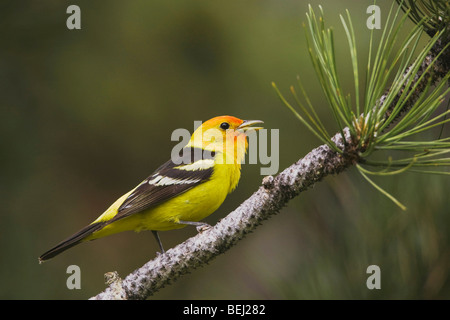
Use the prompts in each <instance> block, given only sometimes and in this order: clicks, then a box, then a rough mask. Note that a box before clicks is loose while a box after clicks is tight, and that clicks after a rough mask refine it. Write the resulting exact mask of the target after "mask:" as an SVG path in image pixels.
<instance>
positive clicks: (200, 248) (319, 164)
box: [91, 28, 450, 300]
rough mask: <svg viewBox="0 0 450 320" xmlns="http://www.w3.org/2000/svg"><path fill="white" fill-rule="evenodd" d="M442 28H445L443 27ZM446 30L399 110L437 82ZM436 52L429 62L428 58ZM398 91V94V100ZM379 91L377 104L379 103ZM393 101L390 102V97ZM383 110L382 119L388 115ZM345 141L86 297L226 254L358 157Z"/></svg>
mask: <svg viewBox="0 0 450 320" xmlns="http://www.w3.org/2000/svg"><path fill="white" fill-rule="evenodd" d="M447 30H448V28H447ZM449 37H450V32H447V33H446V36H445V38H441V39H439V40H438V41H437V42H436V43H435V45H434V46H433V47H432V49H431V50H430V52H429V54H428V56H427V57H426V59H425V60H424V63H423V64H422V66H421V67H420V70H419V72H418V75H419V76H417V77H416V78H415V79H414V81H418V79H419V78H420V75H421V74H422V73H424V72H426V71H425V70H426V69H427V68H428V67H429V66H430V65H431V69H430V70H429V72H428V75H427V77H424V80H423V83H421V84H419V85H418V86H417V87H416V88H415V91H416V92H415V93H414V94H412V95H411V96H410V97H409V100H408V101H407V102H406V103H405V104H404V107H403V108H402V111H401V114H399V115H398V117H401V115H402V114H404V113H405V112H407V111H408V109H409V108H411V106H412V105H413V104H414V102H415V101H416V100H417V99H418V97H419V96H420V94H419V93H420V92H421V90H425V88H426V87H427V83H428V84H431V85H435V84H437V83H438V82H439V81H440V80H441V79H442V78H443V77H445V75H446V74H447V73H448V72H449V69H450V65H449V64H450V50H449V49H446V51H445V52H443V53H442V52H441V51H442V49H443V48H444V47H445V45H446V44H447V43H448V42H449V40H450V39H449ZM439 53H441V55H440V56H439V58H438V59H437V60H436V62H435V63H434V64H432V61H433V60H434V58H435V57H436V56H437V55H438V54H439ZM400 95H401V92H400V93H399V94H398V98H400ZM384 99H385V95H383V96H382V97H380V99H379V101H378V103H380V102H383V101H384ZM394 103H395V101H394ZM391 111H392V110H389V109H388V113H387V114H386V118H387V117H388V116H389V112H391ZM343 131H344V136H345V141H343V136H342V134H341V133H340V132H339V133H337V134H336V135H335V136H334V137H333V138H332V141H333V142H334V143H335V144H336V146H337V147H338V148H339V149H341V150H342V151H343V152H342V153H339V152H336V151H335V150H333V149H331V148H330V147H329V146H328V145H326V144H324V145H321V146H319V147H318V148H316V149H314V150H312V151H311V152H309V153H308V154H307V155H306V156H305V157H304V158H302V159H300V160H299V161H297V162H296V163H294V164H293V165H291V166H290V167H288V168H286V169H285V170H284V171H282V172H281V173H279V174H278V175H277V176H275V177H272V176H267V177H265V178H264V179H263V182H262V186H260V187H259V189H258V190H257V191H256V192H255V193H254V194H253V195H252V196H251V197H250V198H248V199H247V200H246V201H244V202H243V203H242V204H241V205H240V206H239V207H238V208H237V209H236V210H234V211H233V212H231V213H230V214H229V215H227V216H226V217H225V218H224V219H222V220H221V221H220V222H218V223H217V224H216V225H215V226H213V227H212V228H210V229H208V230H206V231H203V232H201V233H199V234H197V235H196V236H194V237H192V238H190V239H188V240H186V241H185V242H183V243H181V244H179V245H177V246H176V247H174V248H172V249H170V250H168V251H167V252H166V253H165V254H161V255H158V256H157V257H156V258H155V259H153V260H151V261H149V262H147V263H146V264H145V265H143V266H142V267H141V268H139V269H137V270H135V271H134V272H132V273H131V274H129V275H128V276H127V277H126V278H125V279H123V280H122V279H120V278H119V277H118V276H114V277H111V278H112V280H111V279H110V281H109V283H108V284H109V287H108V288H106V290H105V291H103V292H102V293H100V294H98V295H97V296H95V297H92V298H91V299H106V300H108V299H146V298H148V297H149V296H151V295H152V294H154V293H155V292H157V291H158V290H159V289H161V288H163V287H164V286H166V285H168V284H170V283H172V282H173V281H175V280H176V279H178V278H179V277H181V276H183V275H184V274H187V273H189V272H191V271H192V270H194V269H196V268H198V267H201V266H203V265H205V264H207V263H208V262H209V261H211V260H212V259H214V258H215V257H216V256H218V255H219V254H222V253H224V252H226V251H227V250H228V249H230V248H231V247H232V246H233V245H235V244H236V243H238V242H239V240H241V239H242V238H244V237H245V235H246V234H248V233H250V232H252V231H254V230H255V229H256V227H257V226H258V225H260V224H261V223H262V222H263V221H264V220H266V219H268V218H270V217H271V216H273V215H276V214H277V213H278V212H279V211H280V210H281V209H282V208H283V207H284V206H285V205H286V204H287V203H288V202H289V200H290V199H292V198H294V197H296V196H298V195H299V194H300V193H301V192H303V191H305V190H307V189H308V188H309V187H311V186H313V185H314V184H315V183H316V182H318V181H320V180H322V179H323V178H324V177H326V176H328V175H330V174H338V173H340V172H342V171H343V170H345V169H346V168H349V167H351V166H352V165H355V164H357V163H358V161H360V160H361V159H360V158H359V153H360V152H363V151H364V150H360V149H361V148H362V147H361V146H360V145H358V143H355V142H353V141H352V138H351V136H350V131H349V129H348V128H345V129H344V130H343Z"/></svg>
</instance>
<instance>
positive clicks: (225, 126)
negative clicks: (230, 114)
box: [220, 122, 230, 130]
mask: <svg viewBox="0 0 450 320" xmlns="http://www.w3.org/2000/svg"><path fill="white" fill-rule="evenodd" d="M229 127H230V124H229V123H228V122H222V123H221V124H220V128H221V129H223V130H227V129H228V128H229Z"/></svg>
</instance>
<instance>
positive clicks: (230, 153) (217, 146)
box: [188, 116, 263, 163]
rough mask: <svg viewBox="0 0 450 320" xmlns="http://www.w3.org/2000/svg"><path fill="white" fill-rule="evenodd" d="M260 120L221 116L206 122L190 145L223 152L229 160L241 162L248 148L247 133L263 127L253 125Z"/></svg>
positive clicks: (193, 135) (192, 137) (194, 134)
mask: <svg viewBox="0 0 450 320" xmlns="http://www.w3.org/2000/svg"><path fill="white" fill-rule="evenodd" d="M260 123H263V122H262V121H260V120H241V119H239V118H236V117H232V116H219V117H215V118H212V119H209V120H208V121H206V122H204V123H203V124H202V125H201V126H200V127H198V128H197V130H195V131H194V133H193V134H192V136H191V140H190V142H189V144H188V146H191V147H197V148H202V149H204V150H208V151H214V152H216V153H217V152H221V153H222V154H224V156H225V157H226V158H227V163H228V162H229V160H231V159H233V161H234V162H239V163H240V162H241V161H242V159H243V158H244V155H245V152H246V150H247V146H248V143H247V139H246V138H247V135H248V132H250V131H255V130H259V129H262V128H261V127H252V125H254V124H260ZM229 158H230V159H229Z"/></svg>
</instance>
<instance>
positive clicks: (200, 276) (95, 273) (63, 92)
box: [0, 0, 450, 299]
mask: <svg viewBox="0 0 450 320" xmlns="http://www.w3.org/2000/svg"><path fill="white" fill-rule="evenodd" d="M309 2H310V3H311V4H312V5H313V6H315V8H317V5H319V4H321V5H322V6H323V7H324V10H325V16H326V18H327V21H326V23H327V25H329V26H334V29H335V35H336V44H337V46H338V48H337V52H338V54H339V57H342V61H341V62H340V63H339V66H340V72H341V73H342V74H343V76H344V79H347V80H348V86H349V87H351V85H352V81H353V80H352V78H351V73H350V72H349V67H350V58H349V56H348V47H347V40H346V39H345V38H344V37H345V34H344V31H343V28H342V25H341V23H340V20H339V15H338V14H344V13H345V9H346V8H348V9H349V10H350V13H351V15H352V18H353V24H354V26H355V28H356V29H357V30H356V31H357V37H358V39H357V40H358V41H357V43H358V44H359V46H360V55H361V56H364V55H367V44H368V39H369V30H368V29H367V28H366V19H367V17H368V14H366V8H367V6H368V5H370V4H372V3H373V1H372V0H367V1H366V0H364V1H350V0H349V1H331V0H323V1H321V2H318V1H309ZM309 2H308V1H300V0H297V1H291V0H284V1H277V0H265V1H256V0H253V1H220V2H219V1H207V0H204V1H199V0H193V1H144V0H133V1H118V0H114V1H108V2H106V1H103V2H100V1H96V2H91V1H76V2H66V1H50V0H46V1H39V2H38V1H24V0H21V1H11V0H10V1H7V0H3V1H1V2H0V39H1V44H0V119H1V125H0V133H1V135H0V137H1V138H0V150H1V151H0V152H1V157H0V170H1V171H0V179H1V180H0V201H1V211H0V226H1V232H0V239H1V241H0V254H1V258H0V261H1V262H0V263H1V266H0V277H1V282H0V298H2V299H86V298H89V297H91V296H93V295H96V294H97V293H99V292H100V291H102V290H103V289H104V288H105V285H104V280H103V274H104V273H105V272H108V271H114V270H115V271H118V272H119V274H120V275H121V276H122V277H125V276H126V275H127V274H128V273H130V272H131V271H133V270H134V269H136V268H138V267H140V266H141V265H142V264H144V263H145V262H146V261H148V260H149V259H151V258H153V257H154V256H155V252H156V251H157V250H158V247H157V244H156V242H155V241H154V239H153V237H152V235H151V233H149V232H141V233H138V234H136V233H133V232H128V233H122V234H118V235H115V236H111V237H109V238H105V239H100V240H97V241H93V242H90V243H88V244H82V245H80V246H77V247H74V248H73V249H71V250H69V251H67V252H65V253H64V254H62V255H60V256H58V257H57V258H55V259H53V260H51V261H49V262H47V263H45V264H43V265H39V264H38V261H37V258H38V256H39V255H40V254H42V253H43V252H44V251H46V250H47V249H49V248H50V247H51V246H53V245H54V244H56V243H57V242H59V241H61V240H62V239H64V238H66V237H67V236H69V235H71V234H72V233H74V232H76V231H78V230H79V229H80V228H82V227H84V226H85V225H86V224H88V223H90V222H91V221H92V220H93V219H95V218H96V217H97V216H98V215H99V214H100V213H102V212H103V211H104V210H105V209H106V208H107V207H108V206H109V205H110V204H111V203H112V202H113V201H114V200H115V199H117V198H118V197H119V196H121V195H122V194H123V193H125V192H127V191H128V190H129V189H131V188H132V187H134V186H135V185H136V184H137V183H139V182H140V181H142V179H144V178H145V177H147V176H148V175H149V174H150V173H151V172H152V171H153V170H154V169H156V168H157V167H158V166H159V165H160V164H161V163H163V162H164V161H166V160H168V158H169V156H170V152H171V149H172V147H173V146H174V145H175V144H176V142H172V141H170V136H171V133H172V131H173V130H174V129H176V128H186V129H188V130H190V131H191V132H192V130H193V121H194V120H207V119H209V118H211V117H214V116H217V115H224V114H229V115H234V116H237V117H240V118H243V119H261V120H264V121H265V127H266V128H268V129H272V128H275V129H280V170H282V169H284V168H286V167H287V166H289V165H290V164H292V163H293V162H295V161H297V160H298V159H299V158H300V157H302V156H304V155H305V154H306V153H308V152H309V151H310V150H311V149H312V148H314V147H316V146H318V145H319V144H320V142H319V141H318V140H317V139H316V138H315V137H314V136H312V134H311V133H310V132H308V131H307V130H306V129H305V128H304V127H303V126H302V125H301V124H300V122H299V121H298V120H296V119H295V118H294V117H293V115H292V114H291V113H290V111H289V110H288V109H287V108H286V107H284V106H283V105H282V103H281V102H280V101H279V99H278V97H277V96H276V94H275V92H274V90H273V89H272V87H271V82H272V81H274V82H276V83H277V85H278V87H279V88H280V90H281V91H282V92H283V93H285V94H286V95H288V94H289V93H288V92H289V91H288V88H289V86H290V85H292V84H295V83H296V76H297V75H300V76H301V78H302V79H303V83H304V84H305V86H306V88H307V90H308V92H309V94H310V98H311V100H312V101H313V103H314V104H315V105H316V106H317V112H318V113H319V114H320V115H322V118H323V119H328V121H329V122H328V124H327V125H328V126H329V127H330V128H334V125H333V122H332V117H331V116H330V115H329V113H328V109H327V107H326V105H325V100H324V98H323V95H322V93H321V91H320V88H319V86H318V81H317V80H316V77H315V75H314V72H313V68H312V66H311V64H310V61H309V57H308V54H307V51H306V45H305V38H304V30H303V28H302V23H303V22H305V21H306V16H305V13H306V11H307V5H308V3H309ZM377 3H378V4H379V5H380V7H381V17H382V26H383V23H384V22H385V19H386V15H387V12H388V8H389V6H390V5H391V1H377ZM70 4H77V5H79V6H80V8H81V19H82V22H81V25H82V30H72V31H71V30H68V29H67V28H66V19H67V17H68V16H69V15H68V14H66V8H67V7H68V6H69V5H70ZM408 26H412V24H411V23H410V22H409V21H408ZM406 29H409V28H406ZM406 31H408V30H406ZM380 32H381V31H376V34H377V35H379V33H380ZM330 131H331V132H334V131H333V129H331V130H330ZM446 133H448V130H447V131H446ZM433 134H436V133H433ZM259 170H260V165H248V164H246V165H244V166H243V175H242V179H241V182H240V185H239V187H238V189H237V190H236V191H235V192H234V193H233V194H231V195H230V196H229V197H228V198H227V200H226V201H225V203H224V205H223V206H222V207H221V208H220V209H219V210H218V211H217V212H216V213H215V214H213V215H212V216H210V217H208V219H207V220H206V221H207V222H208V223H211V224H214V223H215V222H217V221H218V220H219V219H220V218H222V217H224V216H225V215H226V214H227V213H229V212H230V211H231V210H233V209H234V208H236V207H237V206H238V205H239V204H240V203H241V202H242V201H243V200H245V199H246V198H247V197H249V196H250V195H251V194H252V193H253V192H254V191H255V190H256V189H257V188H258V186H259V185H260V183H261V180H262V176H261V175H260V173H259V172H260V171H259ZM375 180H376V181H377V182H378V183H379V184H380V185H381V186H382V187H383V188H385V189H386V190H388V191H389V192H391V193H392V194H393V195H394V196H395V197H397V198H398V199H399V200H400V201H401V202H402V203H404V204H405V205H406V206H407V207H408V210H407V211H405V212H403V211H401V210H400V209H399V208H398V207H396V206H395V205H394V204H393V203H392V202H391V201H390V200H388V199H387V198H386V197H384V196H383V195H381V194H380V193H379V192H377V191H376V190H375V189H374V188H373V187H372V186H370V185H369V184H368V183H367V182H366V181H365V180H364V179H363V178H362V177H361V176H360V175H359V174H358V173H357V172H356V171H355V169H354V168H351V169H349V170H347V171H346V172H344V173H342V174H339V175H337V176H330V177H327V178H326V179H325V180H323V181H322V182H320V183H317V184H316V185H315V187H314V188H312V189H310V190H308V191H307V192H305V193H302V194H301V195H300V196H299V197H297V198H296V199H294V200H292V201H291V202H290V203H289V205H288V206H287V207H286V208H284V209H283V210H282V212H281V213H280V214H278V215H276V216H275V217H273V218H272V219H270V220H268V221H266V222H265V223H264V224H263V225H262V226H260V227H259V228H258V229H257V230H256V231H255V232H254V233H252V234H250V235H248V236H247V237H246V238H245V239H244V240H243V241H241V242H239V244H238V245H237V246H235V247H234V248H232V249H231V250H230V251H229V252H227V253H226V254H224V255H222V256H219V257H218V258H216V259H215V260H214V261H213V262H211V263H209V264H208V265H206V266H204V267H202V268H200V269H197V270H195V271H194V272H192V273H191V274H188V275H186V276H184V277H183V278H182V279H179V280H177V281H176V282H174V283H173V284H171V285H169V286H167V287H166V288H164V289H162V290H160V291H159V292H158V293H156V294H155V295H154V296H153V297H152V299H402V298H403V299H448V298H450V279H449V271H450V236H449V234H450V216H449V212H448V211H449V207H450V206H449V204H450V200H449V197H448V190H449V187H450V183H449V179H448V178H446V177H442V176H427V175H420V174H412V173H411V174H410V173H406V174H402V175H400V176H395V177H387V178H384V179H375ZM195 233H196V231H195V228H185V229H182V230H175V231H168V232H163V233H161V238H162V241H163V243H164V244H165V247H166V248H171V247H173V246H175V245H176V244H178V243H180V242H182V241H184V240H185V239H187V238H188V237H190V236H192V235H194V234H195ZM72 264H76V265H78V266H79V267H80V268H81V279H82V281H81V290H68V289H67V287H66V279H67V277H68V276H69V275H68V274H66V268H67V267H68V266H69V265H72ZM372 264H375V265H378V266H380V268H381V290H369V289H367V287H366V280H367V277H368V276H369V275H368V274H366V269H367V267H368V266H369V265H372Z"/></svg>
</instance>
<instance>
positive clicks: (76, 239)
mask: <svg viewBox="0 0 450 320" xmlns="http://www.w3.org/2000/svg"><path fill="white" fill-rule="evenodd" d="M104 226H105V222H97V223H93V224H90V225H88V226H86V227H84V228H83V229H81V230H80V231H78V232H77V233H75V234H74V235H72V236H70V237H69V238H67V239H65V240H63V241H61V242H60V243H59V244H57V245H56V246H55V247H53V248H51V249H50V250H48V251H47V252H45V253H44V254H42V255H41V256H40V257H39V263H42V262H44V261H46V260H49V259H51V258H53V257H54V256H56V255H58V254H60V253H61V252H63V251H66V250H67V249H69V248H72V247H73V246H75V245H77V244H79V243H80V242H82V241H83V240H84V239H85V238H86V237H87V236H89V235H91V234H92V233H94V232H95V231H98V230H100V229H102V228H103V227H104Z"/></svg>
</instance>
